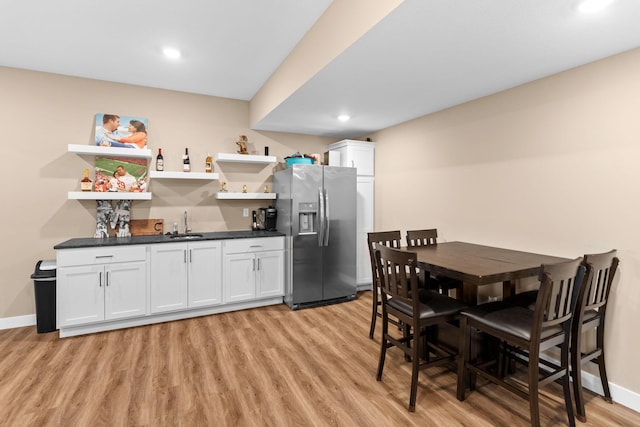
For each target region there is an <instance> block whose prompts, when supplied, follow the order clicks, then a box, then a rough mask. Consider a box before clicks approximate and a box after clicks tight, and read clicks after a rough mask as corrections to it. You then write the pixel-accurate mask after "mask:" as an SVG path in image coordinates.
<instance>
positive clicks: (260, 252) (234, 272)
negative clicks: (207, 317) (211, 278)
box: [222, 237, 284, 303]
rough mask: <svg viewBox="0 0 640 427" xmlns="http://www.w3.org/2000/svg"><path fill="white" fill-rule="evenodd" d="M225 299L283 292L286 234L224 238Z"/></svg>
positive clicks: (238, 299) (251, 298)
mask: <svg viewBox="0 0 640 427" xmlns="http://www.w3.org/2000/svg"><path fill="white" fill-rule="evenodd" d="M222 270H223V274H224V276H223V279H222V286H223V299H224V302H225V303H232V302H240V301H248V300H253V299H260V298H268V297H281V296H283V295H284V237H268V238H259V239H237V240H227V241H225V242H224V249H223V266H222Z"/></svg>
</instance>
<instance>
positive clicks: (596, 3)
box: [578, 0, 613, 13]
mask: <svg viewBox="0 0 640 427" xmlns="http://www.w3.org/2000/svg"><path fill="white" fill-rule="evenodd" d="M611 3H613V0H584V1H583V2H582V3H580V5H578V10H579V11H580V12H582V13H596V12H600V11H601V10H603V9H605V8H606V7H607V6H609V5H611Z"/></svg>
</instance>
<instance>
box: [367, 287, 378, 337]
mask: <svg viewBox="0 0 640 427" xmlns="http://www.w3.org/2000/svg"><path fill="white" fill-rule="evenodd" d="M371 298H372V299H373V304H372V306H373V310H372V312H371V327H370V328H369V338H371V339H373V332H374V331H375V330H376V319H377V318H378V289H377V287H376V284H375V283H373V284H372V285H371Z"/></svg>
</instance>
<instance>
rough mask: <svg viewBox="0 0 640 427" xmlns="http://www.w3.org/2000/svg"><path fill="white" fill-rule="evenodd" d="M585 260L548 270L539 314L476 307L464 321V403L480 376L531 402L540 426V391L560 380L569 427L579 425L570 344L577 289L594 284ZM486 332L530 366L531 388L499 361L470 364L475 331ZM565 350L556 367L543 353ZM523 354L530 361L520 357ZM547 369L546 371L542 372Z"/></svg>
mask: <svg viewBox="0 0 640 427" xmlns="http://www.w3.org/2000/svg"><path fill="white" fill-rule="evenodd" d="M581 261H582V258H577V259H575V260H573V261H566V262H561V263H557V264H550V265H542V266H541V271H540V275H539V280H540V289H539V292H538V297H537V299H536V304H535V309H534V310H530V309H528V308H527V307H520V306H511V307H507V308H504V309H501V310H495V311H488V312H487V311H484V310H482V309H480V308H472V309H468V310H465V311H463V312H462V314H461V317H460V344H459V351H460V357H459V358H458V387H457V397H458V399H459V400H464V398H465V393H466V389H467V386H469V388H470V389H471V390H473V389H474V388H475V376H476V375H479V376H481V377H483V378H486V379H488V380H490V381H491V382H493V383H496V384H498V385H500V386H503V387H505V388H506V389H507V390H509V391H511V392H513V393H515V394H517V395H519V396H521V397H523V398H525V399H527V400H528V401H529V412H530V419H531V425H532V426H536V427H537V426H539V425H540V411H539V392H538V391H539V388H540V387H541V386H544V385H546V384H549V383H551V382H555V381H557V380H561V381H562V387H563V394H564V400H565V407H566V410H567V417H568V420H569V425H571V426H575V417H574V411H573V402H572V399H571V386H570V382H569V377H570V372H569V344H570V335H571V322H572V318H573V316H572V314H573V308H574V303H573V299H574V288H575V287H576V286H578V287H581V286H582V285H583V283H586V282H585V281H588V280H589V278H590V274H591V267H590V266H588V265H587V266H586V267H585V266H584V265H581ZM472 331H476V332H478V331H479V332H482V333H483V334H485V335H486V336H488V337H494V338H495V339H497V340H498V341H499V342H501V343H502V344H504V348H508V349H510V350H513V353H512V356H511V357H515V358H516V359H517V360H518V361H520V362H522V363H524V364H525V365H526V366H527V377H526V384H522V383H521V382H519V381H514V380H513V376H514V375H515V374H516V373H517V370H516V372H510V371H509V372H507V371H505V370H503V369H500V365H499V361H500V360H501V357H500V356H498V357H496V358H495V359H493V360H491V359H489V358H488V357H487V359H489V360H482V359H481V358H477V359H476V360H470V357H469V354H470V352H469V350H470V339H471V336H472V334H471V332H472ZM557 345H559V346H560V349H561V350H560V360H559V361H558V362H557V363H556V362H554V361H550V360H547V359H541V358H540V353H541V352H542V351H544V350H547V349H550V348H552V347H555V346H557ZM518 349H522V350H523V353H524V357H522V358H518V357H517V355H518V354H520V353H519V352H518V351H517V350H518ZM541 367H542V368H541Z"/></svg>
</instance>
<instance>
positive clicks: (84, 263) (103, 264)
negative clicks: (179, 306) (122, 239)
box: [56, 247, 147, 328]
mask: <svg viewBox="0 0 640 427" xmlns="http://www.w3.org/2000/svg"><path fill="white" fill-rule="evenodd" d="M132 249H133V250H132ZM128 260H131V261H128ZM57 264H58V268H57V298H56V301H57V323H58V328H60V327H65V326H74V325H82V324H86V323H93V322H100V321H105V320H116V319H124V318H131V317H137V316H144V315H146V314H147V263H146V251H145V247H135V248H133V247H127V248H96V249H74V250H69V251H63V252H61V253H60V254H59V255H58V261H57Z"/></svg>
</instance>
